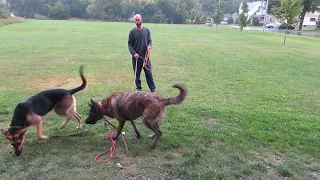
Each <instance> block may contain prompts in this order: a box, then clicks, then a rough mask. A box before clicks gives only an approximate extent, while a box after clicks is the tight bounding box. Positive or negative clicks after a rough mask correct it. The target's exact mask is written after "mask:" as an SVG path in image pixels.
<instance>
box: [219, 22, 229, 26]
mask: <svg viewBox="0 0 320 180" xmlns="http://www.w3.org/2000/svg"><path fill="white" fill-rule="evenodd" d="M220 24H222V25H227V24H228V22H226V21H222V22H221V23H220Z"/></svg>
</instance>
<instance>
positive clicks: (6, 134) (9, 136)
mask: <svg viewBox="0 0 320 180" xmlns="http://www.w3.org/2000/svg"><path fill="white" fill-rule="evenodd" d="M1 133H2V134H3V135H5V136H7V138H8V139H12V136H11V134H10V131H7V130H4V129H1Z"/></svg>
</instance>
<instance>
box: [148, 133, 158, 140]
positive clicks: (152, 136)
mask: <svg viewBox="0 0 320 180" xmlns="http://www.w3.org/2000/svg"><path fill="white" fill-rule="evenodd" d="M155 136H156V134H152V135H149V136H147V137H148V138H149V139H153V138H154V137H155Z"/></svg>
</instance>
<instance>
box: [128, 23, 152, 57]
mask: <svg viewBox="0 0 320 180" xmlns="http://www.w3.org/2000/svg"><path fill="white" fill-rule="evenodd" d="M148 45H150V46H152V40H151V34H150V31H149V29H148V28H146V27H142V29H141V30H138V29H137V28H133V29H131V31H130V33H129V38H128V49H129V52H130V54H132V55H134V54H135V53H138V54H139V55H140V56H141V57H144V56H145V54H146V51H147V47H148Z"/></svg>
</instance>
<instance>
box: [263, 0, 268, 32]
mask: <svg viewBox="0 0 320 180" xmlns="http://www.w3.org/2000/svg"><path fill="white" fill-rule="evenodd" d="M268 4H269V0H267V4H266V11H265V13H264V19H263V30H262V31H263V32H264V28H265V27H266V16H267V15H268Z"/></svg>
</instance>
